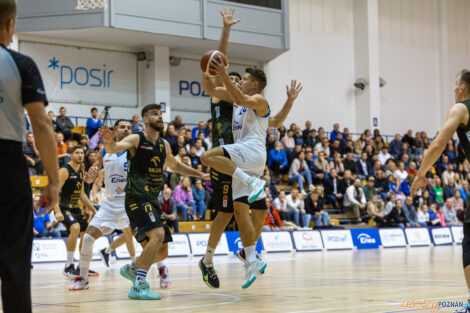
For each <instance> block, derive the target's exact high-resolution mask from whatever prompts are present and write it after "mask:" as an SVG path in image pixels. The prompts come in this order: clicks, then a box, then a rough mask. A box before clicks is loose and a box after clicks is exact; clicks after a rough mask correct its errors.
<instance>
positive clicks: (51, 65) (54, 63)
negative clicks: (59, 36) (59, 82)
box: [47, 57, 59, 70]
mask: <svg viewBox="0 0 470 313" xmlns="http://www.w3.org/2000/svg"><path fill="white" fill-rule="evenodd" d="M58 67H59V60H57V59H56V58H55V57H53V58H52V59H49V66H48V67H47V68H52V69H53V70H55V69H56V68H58Z"/></svg>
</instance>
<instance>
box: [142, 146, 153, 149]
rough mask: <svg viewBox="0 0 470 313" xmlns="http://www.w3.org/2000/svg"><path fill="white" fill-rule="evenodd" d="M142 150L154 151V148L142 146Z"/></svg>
mask: <svg viewBox="0 0 470 313" xmlns="http://www.w3.org/2000/svg"><path fill="white" fill-rule="evenodd" d="M140 149H145V150H153V147H148V146H140Z"/></svg>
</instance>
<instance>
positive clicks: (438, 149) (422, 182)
mask: <svg viewBox="0 0 470 313" xmlns="http://www.w3.org/2000/svg"><path fill="white" fill-rule="evenodd" d="M454 95H455V104H454V105H453V106H452V108H451V109H450V110H449V112H448V113H447V118H446V121H445V123H444V125H443V126H442V128H441V130H440V131H439V134H438V135H437V137H436V139H434V141H433V142H432V144H431V146H430V147H429V149H428V151H427V152H426V153H425V154H424V159H423V162H422V164H421V167H420V169H419V171H418V175H417V176H416V178H415V181H414V182H413V185H412V186H411V193H412V194H413V195H416V194H417V192H418V190H422V191H423V190H424V188H426V173H427V172H428V171H429V170H430V169H431V167H432V166H433V164H434V162H436V160H437V159H438V158H439V157H440V156H441V154H442V152H443V151H444V149H445V148H446V146H447V143H448V142H449V139H451V138H452V137H453V136H454V133H455V132H457V135H458V137H459V140H460V144H461V145H462V147H463V149H464V152H465V157H466V158H467V160H470V71H468V70H462V71H461V72H460V73H459V74H458V76H457V80H456V82H455V89H454ZM469 213H470V212H469V208H467V212H466V213H465V220H464V224H463V232H464V237H463V241H462V250H463V255H462V259H463V267H464V273H465V279H466V281H467V288H468V303H467V304H466V305H465V306H464V307H463V308H462V309H460V310H457V311H454V313H470V214H469Z"/></svg>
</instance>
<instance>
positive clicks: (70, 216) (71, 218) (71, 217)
mask: <svg viewBox="0 0 470 313" xmlns="http://www.w3.org/2000/svg"><path fill="white" fill-rule="evenodd" d="M67 216H68V217H69V219H70V221H72V222H73V221H75V219H74V218H73V216H72V214H69V215H67Z"/></svg>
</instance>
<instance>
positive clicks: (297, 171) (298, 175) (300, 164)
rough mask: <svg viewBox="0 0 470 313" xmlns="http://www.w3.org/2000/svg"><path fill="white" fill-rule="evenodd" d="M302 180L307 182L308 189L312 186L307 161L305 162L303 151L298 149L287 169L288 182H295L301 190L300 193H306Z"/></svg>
mask: <svg viewBox="0 0 470 313" xmlns="http://www.w3.org/2000/svg"><path fill="white" fill-rule="evenodd" d="M304 180H306V181H307V183H308V189H309V190H311V189H312V188H313V185H312V173H311V172H310V169H309V168H308V165H307V162H305V153H304V152H303V151H300V152H299V153H298V154H297V157H296V158H295V160H294V161H293V162H292V165H291V167H290V170H289V183H293V182H297V186H298V188H299V189H300V190H301V193H302V195H304V196H305V195H307V193H306V192H305V191H304Z"/></svg>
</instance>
